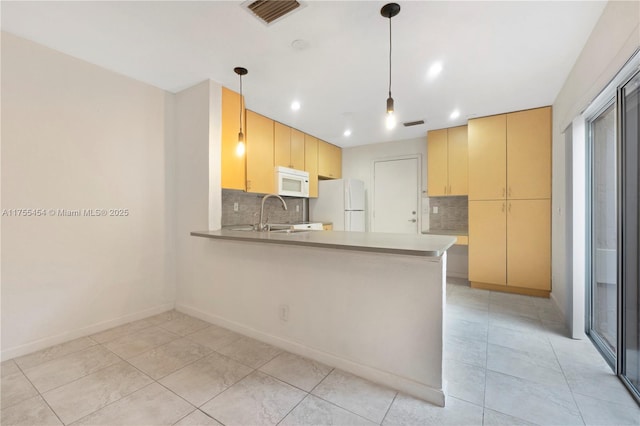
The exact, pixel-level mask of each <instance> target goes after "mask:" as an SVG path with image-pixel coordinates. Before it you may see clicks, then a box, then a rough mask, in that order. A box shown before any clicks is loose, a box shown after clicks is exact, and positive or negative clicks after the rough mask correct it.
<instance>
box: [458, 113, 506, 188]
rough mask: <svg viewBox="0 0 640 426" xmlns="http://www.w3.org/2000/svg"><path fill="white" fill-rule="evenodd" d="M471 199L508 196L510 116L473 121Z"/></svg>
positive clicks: (470, 159)
mask: <svg viewBox="0 0 640 426" xmlns="http://www.w3.org/2000/svg"><path fill="white" fill-rule="evenodd" d="M468 150H469V200H503V199H505V198H506V195H507V183H506V180H507V115H506V114H500V115H492V116H490V117H482V118H474V119H472V120H469V145H468Z"/></svg>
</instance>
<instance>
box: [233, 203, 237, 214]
mask: <svg viewBox="0 0 640 426" xmlns="http://www.w3.org/2000/svg"><path fill="white" fill-rule="evenodd" d="M233 211H234V212H237V211H238V203H233Z"/></svg>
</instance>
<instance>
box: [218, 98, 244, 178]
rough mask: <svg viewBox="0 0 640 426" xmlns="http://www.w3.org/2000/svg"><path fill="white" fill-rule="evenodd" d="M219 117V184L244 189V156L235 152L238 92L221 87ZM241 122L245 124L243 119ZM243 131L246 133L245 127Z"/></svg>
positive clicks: (238, 106)
mask: <svg viewBox="0 0 640 426" xmlns="http://www.w3.org/2000/svg"><path fill="white" fill-rule="evenodd" d="M243 114H244V111H243ZM221 119H222V143H221V145H222V147H221V162H220V167H221V185H222V187H223V188H227V189H240V190H245V188H246V187H245V183H246V175H245V173H246V172H245V166H246V165H245V156H244V155H237V154H236V147H237V145H238V132H239V131H240V94H238V93H236V92H234V91H232V90H229V89H227V88H226V87H223V88H222V117H221ZM243 124H245V123H244V120H243ZM243 132H244V133H245V134H246V127H245V129H243Z"/></svg>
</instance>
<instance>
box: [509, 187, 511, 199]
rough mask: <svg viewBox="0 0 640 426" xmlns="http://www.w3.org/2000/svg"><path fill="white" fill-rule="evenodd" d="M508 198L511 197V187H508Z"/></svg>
mask: <svg viewBox="0 0 640 426" xmlns="http://www.w3.org/2000/svg"><path fill="white" fill-rule="evenodd" d="M509 198H511V187H509Z"/></svg>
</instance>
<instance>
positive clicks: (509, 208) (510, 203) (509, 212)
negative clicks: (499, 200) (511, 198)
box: [509, 203, 511, 213]
mask: <svg viewBox="0 0 640 426" xmlns="http://www.w3.org/2000/svg"><path fill="white" fill-rule="evenodd" d="M509 213H511V203H509Z"/></svg>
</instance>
